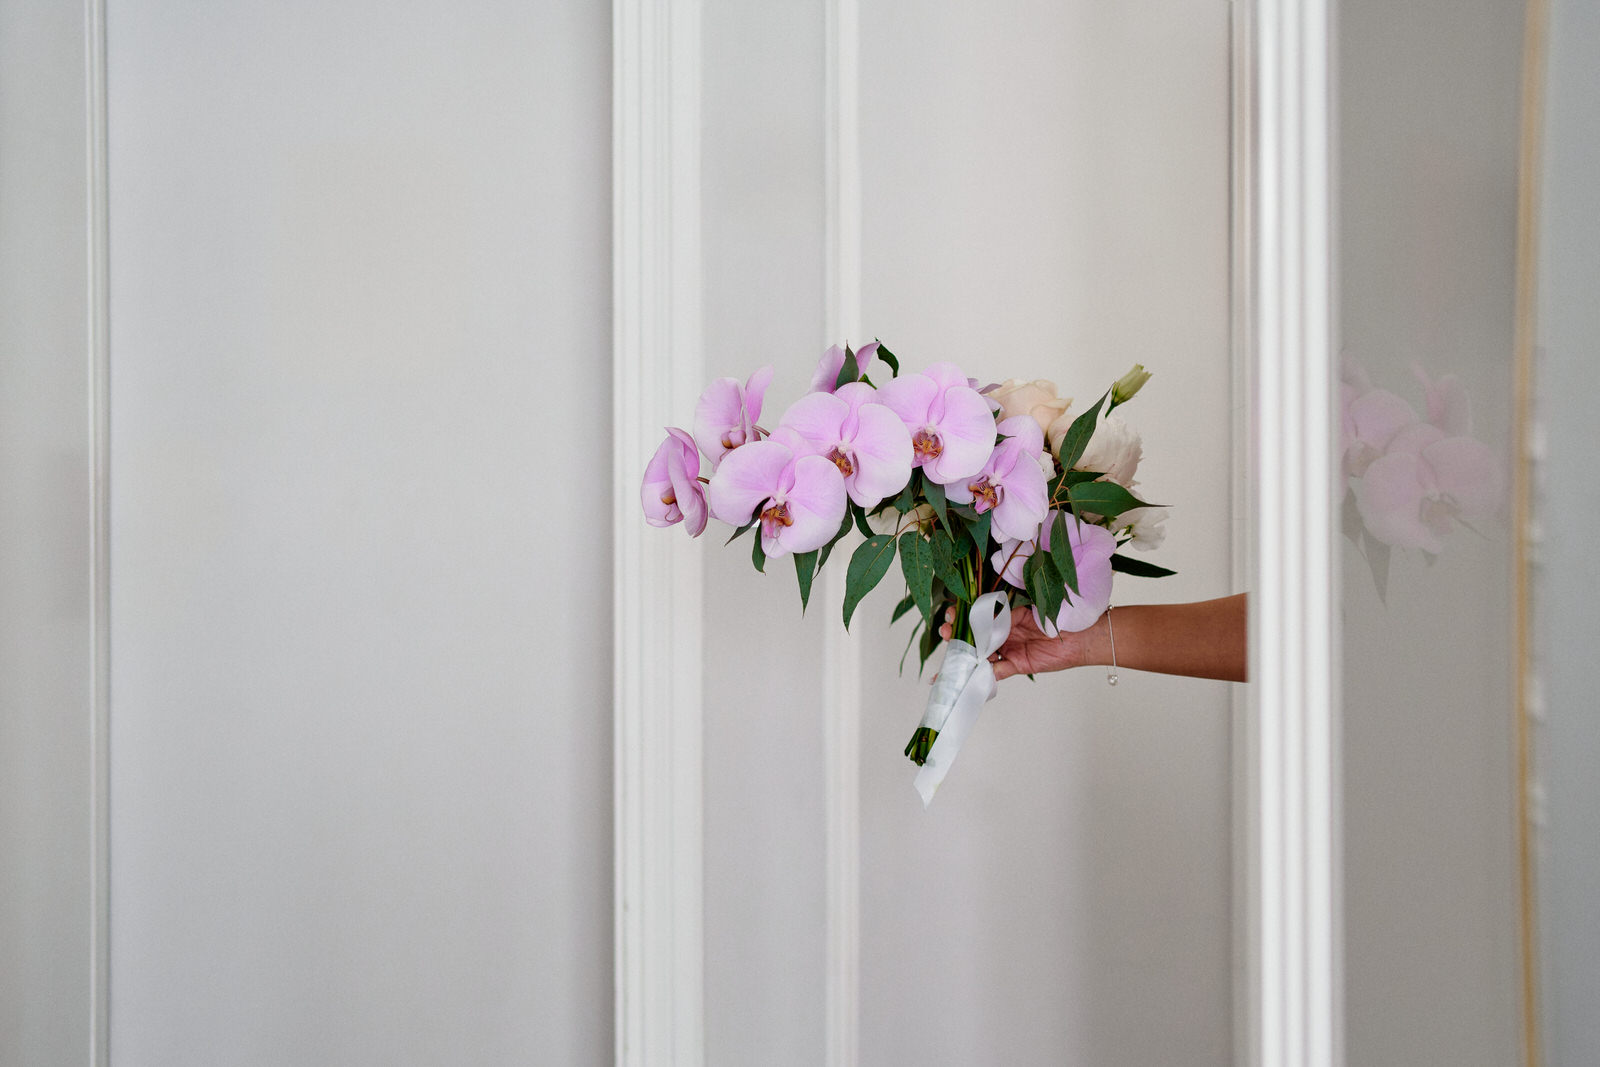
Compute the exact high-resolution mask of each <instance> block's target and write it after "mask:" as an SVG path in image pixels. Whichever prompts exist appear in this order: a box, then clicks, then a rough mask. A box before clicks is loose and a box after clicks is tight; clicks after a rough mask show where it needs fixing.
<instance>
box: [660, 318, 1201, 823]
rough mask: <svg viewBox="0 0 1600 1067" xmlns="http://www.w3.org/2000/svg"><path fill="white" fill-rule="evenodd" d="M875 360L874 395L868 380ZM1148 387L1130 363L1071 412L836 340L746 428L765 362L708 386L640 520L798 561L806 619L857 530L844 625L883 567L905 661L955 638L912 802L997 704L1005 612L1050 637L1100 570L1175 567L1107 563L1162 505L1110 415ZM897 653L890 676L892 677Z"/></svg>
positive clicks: (1101, 602) (939, 366)
mask: <svg viewBox="0 0 1600 1067" xmlns="http://www.w3.org/2000/svg"><path fill="white" fill-rule="evenodd" d="M874 363H877V364H881V365H882V367H883V368H884V370H885V371H886V372H887V374H888V377H887V378H886V379H884V378H883V372H882V371H879V372H878V373H879V377H880V380H881V381H882V384H875V383H874V382H873V380H872V379H871V377H869V376H868V375H867V374H866V373H864V372H865V371H866V370H868V369H869V368H871V369H873V370H876V369H877V368H876V367H874V366H873V365H874ZM1149 377H1150V375H1149V373H1148V372H1146V371H1145V370H1144V368H1143V367H1141V366H1137V365H1136V366H1135V367H1134V368H1133V370H1131V371H1129V372H1128V373H1127V374H1126V375H1124V376H1123V377H1122V378H1120V379H1119V380H1118V381H1117V382H1116V383H1115V384H1114V385H1113V386H1112V387H1111V388H1110V389H1109V390H1107V391H1106V393H1105V394H1104V395H1103V396H1101V397H1100V399H1099V400H1097V401H1096V402H1095V404H1094V405H1093V406H1092V407H1090V408H1089V409H1088V410H1086V411H1084V412H1082V413H1081V414H1077V415H1072V414H1071V413H1070V409H1071V406H1072V401H1071V399H1070V398H1060V397H1057V396H1056V390H1055V386H1054V385H1052V384H1051V383H1049V382H1044V381H1036V382H1021V381H1016V380H1011V381H1007V382H1005V383H1003V384H1000V385H989V386H984V387H980V386H979V385H978V383H977V381H976V380H974V379H971V378H968V377H967V376H966V375H965V374H963V373H962V372H961V371H960V369H959V368H957V367H956V366H955V364H952V363H936V364H934V365H932V366H930V367H928V368H927V369H925V370H923V371H922V372H920V373H915V372H912V373H904V374H902V373H901V371H900V364H899V361H898V360H897V359H896V358H895V356H894V354H893V353H892V352H890V351H889V350H888V349H887V348H885V347H884V346H883V345H882V344H880V343H878V342H876V341H875V342H873V343H872V344H869V345H863V346H862V347H861V349H860V350H859V351H852V350H851V349H850V348H849V347H840V346H834V347H833V348H830V349H828V351H827V352H826V353H825V354H824V355H823V357H822V361H821V363H819V364H818V366H817V370H816V373H815V375H814V376H813V378H812V382H811V390H810V392H808V393H807V394H806V395H805V396H802V397H801V398H800V399H799V400H797V401H795V402H794V403H793V404H792V405H790V407H789V408H788V410H786V411H785V412H784V413H783V414H782V416H781V417H780V418H779V419H778V420H777V422H776V424H773V425H772V428H771V429H768V428H766V427H765V426H762V425H761V424H760V421H759V420H760V419H761V413H762V407H763V401H764V400H765V397H766V391H767V387H768V385H769V384H770V383H771V381H772V368H771V367H763V368H762V369H760V370H758V371H756V373H754V374H753V375H751V376H750V378H749V380H748V381H745V382H743V383H741V382H739V381H738V380H737V379H734V378H719V379H718V380H717V381H715V382H713V383H711V386H710V387H709V388H708V389H707V390H706V391H705V393H703V394H702V395H701V397H700V401H699V403H698V404H697V405H696V407H695V413H694V424H693V425H694V432H693V434H690V433H687V432H685V431H683V430H681V429H677V428H671V429H668V431H667V434H668V436H667V439H666V440H665V441H663V442H662V443H661V446H660V448H658V449H657V450H656V453H655V456H654V457H653V458H652V459H651V460H650V462H649V465H648V466H647V467H646V468H645V475H644V484H643V486H642V488H641V491H640V499H641V502H642V504H643V506H644V512H645V519H646V521H647V522H649V523H650V524H651V525H653V526H672V525H675V524H677V523H679V522H682V523H684V524H685V525H686V526H687V527H688V530H689V533H690V534H691V535H692V536H695V537H698V536H699V535H700V534H701V533H703V532H704V530H705V528H706V522H707V517H708V516H709V517H711V518H715V519H717V520H718V521H720V522H724V523H726V524H728V525H729V526H732V527H734V531H733V534H732V536H731V537H729V538H728V543H729V544H732V543H733V542H734V541H736V540H737V539H738V538H739V537H741V536H743V535H744V534H746V533H752V534H753V536H752V538H751V556H752V560H753V562H754V564H755V567H756V569H757V570H758V571H764V570H765V567H766V564H767V561H768V560H771V559H776V558H779V557H782V556H791V557H793V559H794V567H795V573H796V575H797V577H798V581H799V587H800V604H801V610H802V611H803V610H804V609H805V606H806V604H807V603H808V602H809V600H810V597H811V586H812V582H813V580H814V579H815V577H816V573H817V571H818V570H820V569H821V568H822V567H823V566H824V565H825V564H826V563H827V561H828V559H829V557H830V555H831V553H832V552H833V550H834V548H835V547H836V546H838V545H839V543H840V542H841V541H844V540H846V539H847V538H851V537H852V536H853V534H852V531H859V534H860V543H859V544H857V545H856V547H855V548H854V550H853V552H852V553H851V556H850V562H849V564H848V570H847V572H846V581H845V600H844V624H845V626H846V627H848V626H849V625H850V620H851V618H852V617H853V616H854V614H855V610H856V607H857V606H858V605H859V604H860V603H861V600H862V598H863V597H865V596H866V595H867V594H868V593H869V592H871V591H872V590H873V589H874V588H875V587H876V586H877V585H878V583H879V582H881V581H882V580H883V578H884V576H885V575H887V574H888V573H889V571H890V569H891V568H892V567H893V565H894V562H895V559H896V557H898V558H899V561H900V573H901V576H902V577H903V578H904V580H905V596H904V598H903V599H901V601H900V602H899V604H897V605H896V607H895V610H894V615H893V617H892V618H891V620H890V621H891V623H893V622H896V621H898V620H899V619H900V618H901V617H902V616H904V615H907V614H910V613H912V612H915V618H916V622H915V625H914V627H913V629H912V633H911V637H910V640H909V641H908V643H907V645H906V653H905V655H909V653H910V651H911V646H912V645H917V646H918V648H919V652H920V657H921V663H922V664H923V665H924V666H926V664H927V661H928V658H929V657H930V656H932V655H933V653H934V651H935V650H936V649H937V648H938V646H939V645H940V644H941V643H942V640H943V639H942V638H941V636H940V634H939V620H940V619H942V618H943V616H944V613H945V611H946V609H947V608H951V607H953V608H954V609H955V610H954V619H955V623H954V625H953V627H952V629H953V634H952V637H951V640H950V641H949V643H948V648H947V649H946V651H945V657H944V660H943V661H942V663H941V666H940V669H939V673H938V676H937V679H936V682H935V684H934V687H933V691H932V693H931V694H930V696H929V700H928V707H927V710H926V712H925V714H924V715H923V719H922V723H921V725H919V726H918V727H917V729H916V731H915V733H914V734H913V735H912V738H911V741H910V743H909V744H908V745H907V746H906V755H907V756H908V757H910V758H911V760H912V761H913V762H915V763H916V764H918V766H919V767H921V768H922V769H921V771H919V773H918V775H917V788H918V790H919V792H921V794H922V797H923V802H924V803H927V802H928V801H929V800H930V799H931V798H932V796H933V791H934V790H935V789H937V787H938V785H939V782H940V781H941V780H942V779H943V777H944V774H945V772H946V771H948V769H949V767H950V764H951V762H953V760H954V759H955V755H956V752H957V751H958V750H959V748H960V745H961V742H962V741H963V740H964V739H965V737H966V734H967V732H968V731H969V730H970V729H971V727H972V724H973V722H974V721H975V720H976V718H977V713H978V711H979V710H980V709H981V708H982V706H983V704H984V702H985V701H987V700H988V699H989V698H990V697H992V696H993V695H994V689H995V681H994V673H993V670H992V668H991V667H990V666H989V656H990V655H991V654H992V653H993V652H995V651H996V650H997V649H998V648H999V647H1000V646H1001V645H1002V644H1003V643H1004V641H1005V639H1006V636H1007V633H1008V632H1009V630H1010V617H1011V612H1012V611H1014V610H1020V609H1023V608H1027V609H1028V610H1031V611H1032V612H1033V615H1034V620H1035V622H1036V623H1037V624H1038V626H1039V628H1040V629H1041V630H1042V631H1043V632H1044V633H1045V634H1046V635H1047V636H1051V637H1053V636H1055V635H1056V634H1057V633H1059V632H1062V631H1078V630H1085V629H1088V628H1089V627H1090V626H1092V625H1093V624H1094V623H1095V621H1096V620H1097V619H1098V618H1099V617H1100V616H1101V614H1103V613H1104V612H1105V610H1106V608H1107V606H1108V605H1109V604H1110V602H1111V581H1112V573H1113V572H1114V571H1123V572H1125V573H1129V574H1135V575H1143V576H1147V577H1159V576H1162V575H1168V574H1171V573H1173V572H1172V571H1170V570H1167V569H1166V568H1164V567H1157V566H1154V565H1152V564H1149V563H1145V562H1142V561H1140V560H1137V559H1133V558H1131V557H1128V556H1124V555H1120V554H1119V553H1118V550H1119V549H1121V548H1123V547H1125V546H1127V545H1129V544H1131V545H1132V546H1133V547H1135V548H1138V549H1150V548H1154V547H1156V546H1158V545H1159V544H1160V542H1161V540H1162V538H1163V536H1164V531H1162V529H1161V528H1160V523H1161V521H1162V520H1163V519H1164V518H1165V509H1162V508H1157V507H1153V506H1152V505H1149V504H1146V503H1145V502H1144V501H1142V500H1140V499H1139V498H1138V497H1136V496H1135V495H1134V493H1133V492H1132V490H1133V488H1134V486H1135V485H1136V484H1137V483H1136V482H1135V480H1134V474H1135V472H1136V470H1137V469H1138V465H1139V460H1140V458H1141V444H1140V440H1139V435H1138V434H1137V433H1136V432H1134V431H1133V430H1132V429H1131V428H1130V427H1128V426H1127V425H1126V424H1125V423H1124V422H1123V421H1122V419H1121V418H1119V417H1117V416H1115V415H1113V414H1112V412H1113V411H1115V409H1116V408H1118V407H1120V406H1121V405H1122V404H1124V403H1126V402H1127V401H1129V400H1131V399H1132V398H1133V396H1134V394H1136V393H1137V392H1138V391H1139V389H1140V387H1142V386H1143V385H1144V383H1145V382H1146V381H1147V380H1148V379H1149ZM905 655H902V656H901V661H900V663H901V668H902V669H904V666H905Z"/></svg>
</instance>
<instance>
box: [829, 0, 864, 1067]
mask: <svg viewBox="0 0 1600 1067" xmlns="http://www.w3.org/2000/svg"><path fill="white" fill-rule="evenodd" d="M824 20H825V26H824V33H823V48H824V50H825V53H826V60H825V74H824V77H825V82H826V88H825V96H826V101H825V112H824V125H825V135H824V136H825V146H824V172H825V173H824V189H825V193H824V204H825V208H824V210H825V216H826V226H825V231H826V232H825V242H826V244H825V251H824V257H825V264H824V267H823V271H824V281H823V294H824V296H823V299H824V301H825V311H824V317H825V318H826V320H827V321H826V322H825V323H824V333H825V338H824V339H825V342H826V343H827V344H838V343H843V342H844V341H846V340H848V341H850V342H851V343H852V344H854V345H857V346H859V345H860V344H861V343H862V342H863V341H865V340H866V338H865V337H863V336H861V335H860V333H859V331H860V329H861V152H860V144H861V134H860V111H859V102H860V101H859V85H860V82H859V71H860V11H859V9H858V7H857V0H827V4H826V5H825V15H824ZM845 575H846V570H845V568H844V567H842V566H836V567H834V568H833V569H831V570H828V571H825V572H824V576H825V579H826V582H825V587H824V592H825V599H824V611H825V615H824V618H825V621H826V623H827V626H826V628H825V635H826V636H825V637H824V638H823V683H822V699H823V708H822V717H823V752H824V766H825V772H824V775H825V782H824V790H825V798H826V799H825V810H826V815H825V818H826V820H827V827H826V831H825V838H826V849H827V873H826V885H827V890H826V892H827V901H826V923H825V929H826V931H827V933H826V936H827V945H826V948H825V950H824V961H825V962H824V966H825V977H824V993H823V995H824V998H825V1004H824V1017H825V1022H824V1026H825V1036H824V1042H825V1061H824V1062H825V1063H826V1064H827V1067H856V1063H857V1060H858V1058H859V1055H860V1017H861V1008H860V1004H861V988H860V987H861V643H860V636H859V631H858V633H857V634H856V635H851V634H850V633H849V632H847V631H846V630H845V629H844V628H843V627H842V626H839V625H837V622H836V620H837V619H838V618H839V615H840V612H841V611H842V610H843V607H844V596H845Z"/></svg>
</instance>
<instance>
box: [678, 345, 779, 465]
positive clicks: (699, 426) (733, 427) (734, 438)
mask: <svg viewBox="0 0 1600 1067" xmlns="http://www.w3.org/2000/svg"><path fill="white" fill-rule="evenodd" d="M771 384H772V368H771V367H762V368H761V369H760V370H758V371H756V372H755V373H754V374H752V375H750V380H749V381H747V382H745V383H744V384H743V385H740V384H739V379H737V378H718V379H717V380H716V381H714V382H712V383H711V384H710V385H709V386H707V387H706V391H705V392H703V393H701V394H700V402H699V403H698V404H696V405H695V408H694V439H695V441H696V442H697V443H698V444H699V445H700V451H702V452H704V453H705V454H706V458H707V459H709V460H710V461H711V466H712V468H713V469H715V468H717V467H720V466H721V465H722V461H723V459H724V458H725V457H726V456H727V455H728V453H729V452H732V451H733V450H734V449H736V448H738V447H739V446H740V445H744V444H748V443H749V442H751V441H754V440H757V439H758V438H759V437H760V436H761V430H760V428H759V427H757V426H756V420H757V419H759V418H761V401H762V399H763V398H764V397H765V396H766V394H767V386H769V385H771Z"/></svg>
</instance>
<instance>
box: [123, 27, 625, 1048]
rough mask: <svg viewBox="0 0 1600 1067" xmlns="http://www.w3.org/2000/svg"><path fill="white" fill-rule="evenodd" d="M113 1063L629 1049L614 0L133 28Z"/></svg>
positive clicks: (126, 187) (128, 83)
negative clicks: (621, 870)
mask: <svg viewBox="0 0 1600 1067" xmlns="http://www.w3.org/2000/svg"><path fill="white" fill-rule="evenodd" d="M112 6H113V11H112V16H111V24H110V44H109V49H110V75H109V76H110V85H111V103H110V129H111V157H112V160H113V163H112V178H111V218H112V234H111V246H112V249H113V253H112V279H111V284H112V292H113V303H112V321H113V334H112V353H113V396H112V406H113V411H114V412H115V416H114V440H113V464H114V499H113V530H114V533H113V561H112V563H113V605H114V634H113V649H114V653H113V664H112V670H113V689H114V693H115V697H114V710H113V735H112V747H113V753H114V757H113V777H112V807H113V812H114V818H113V824H112V836H113V841H114V847H113V856H114V859H113V868H112V900H113V905H112V930H113V940H112V956H113V969H114V979H113V994H112V996H113V1003H112V1018H113V1033H112V1048H113V1055H114V1057H115V1060H116V1062H117V1063H118V1064H119V1065H122V1067H135V1065H140V1064H152V1065H153V1064H162V1065H171V1064H185V1063H193V1064H206V1065H216V1064H268V1063H296V1064H345V1063H358V1062H369V1063H380V1062H381V1063H419V1064H420V1063H444V1062H453V1063H485V1064H488V1063H519V1062H533V1061H542V1062H551V1063H572V1064H577V1063H602V1062H606V1061H607V1060H608V1059H609V1050H610V1048H611V1038H610V1034H611V1004H612V997H611V949H610V945H611V896H610V884H611V874H610V865H611V842H610V816H609V807H610V796H611V782H610V774H611V753H610V735H611V730H610V692H609V690H610V685H609V682H608V678H609V656H610V653H609V647H610V637H609V634H610V629H609V624H608V623H607V621H606V619H605V618H604V612H603V611H602V610H600V608H599V606H600V605H604V604H607V603H608V602H609V597H610V592H609V573H610V559H609V538H608V535H607V532H606V524H607V522H608V521H609V519H608V516H609V490H608V479H609V471H610V458H609V455H608V452H609V448H608V443H609V441H610V436H611V431H610V426H609V410H610V407H609V403H610V401H609V382H608V371H607V369H606V368H607V367H608V366H609V356H608V352H609V324H610V296H609V294H610V277H609V263H608V257H609V244H610V240H609V221H608V220H609V204H610V168H609V143H610V130H609V115H610V27H609V13H608V8H607V7H605V6H603V5H594V4H563V5H554V4H538V5H527V4H519V3H508V2H507V3H496V2H490V0H482V2H475V3H452V4H427V3H403V4H398V5H396V4H379V3H355V4H340V5H334V6H331V7H330V6H329V5H324V4H313V3H287V4H274V5H266V6H261V5H236V4H235V5H222V6H218V5H213V4H203V3H187V4H170V3H119V4H115V5H112Z"/></svg>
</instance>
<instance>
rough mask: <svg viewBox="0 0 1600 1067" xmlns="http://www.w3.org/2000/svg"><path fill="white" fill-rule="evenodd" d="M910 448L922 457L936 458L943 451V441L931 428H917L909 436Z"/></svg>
mask: <svg viewBox="0 0 1600 1067" xmlns="http://www.w3.org/2000/svg"><path fill="white" fill-rule="evenodd" d="M911 450H912V451H913V452H915V453H916V454H917V455H918V456H921V457H922V458H923V459H937V458H938V457H939V456H941V455H942V454H943V453H944V442H943V441H941V440H939V435H938V434H936V433H934V432H933V431H932V430H927V429H922V430H918V431H917V433H916V436H915V437H913V438H911Z"/></svg>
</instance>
